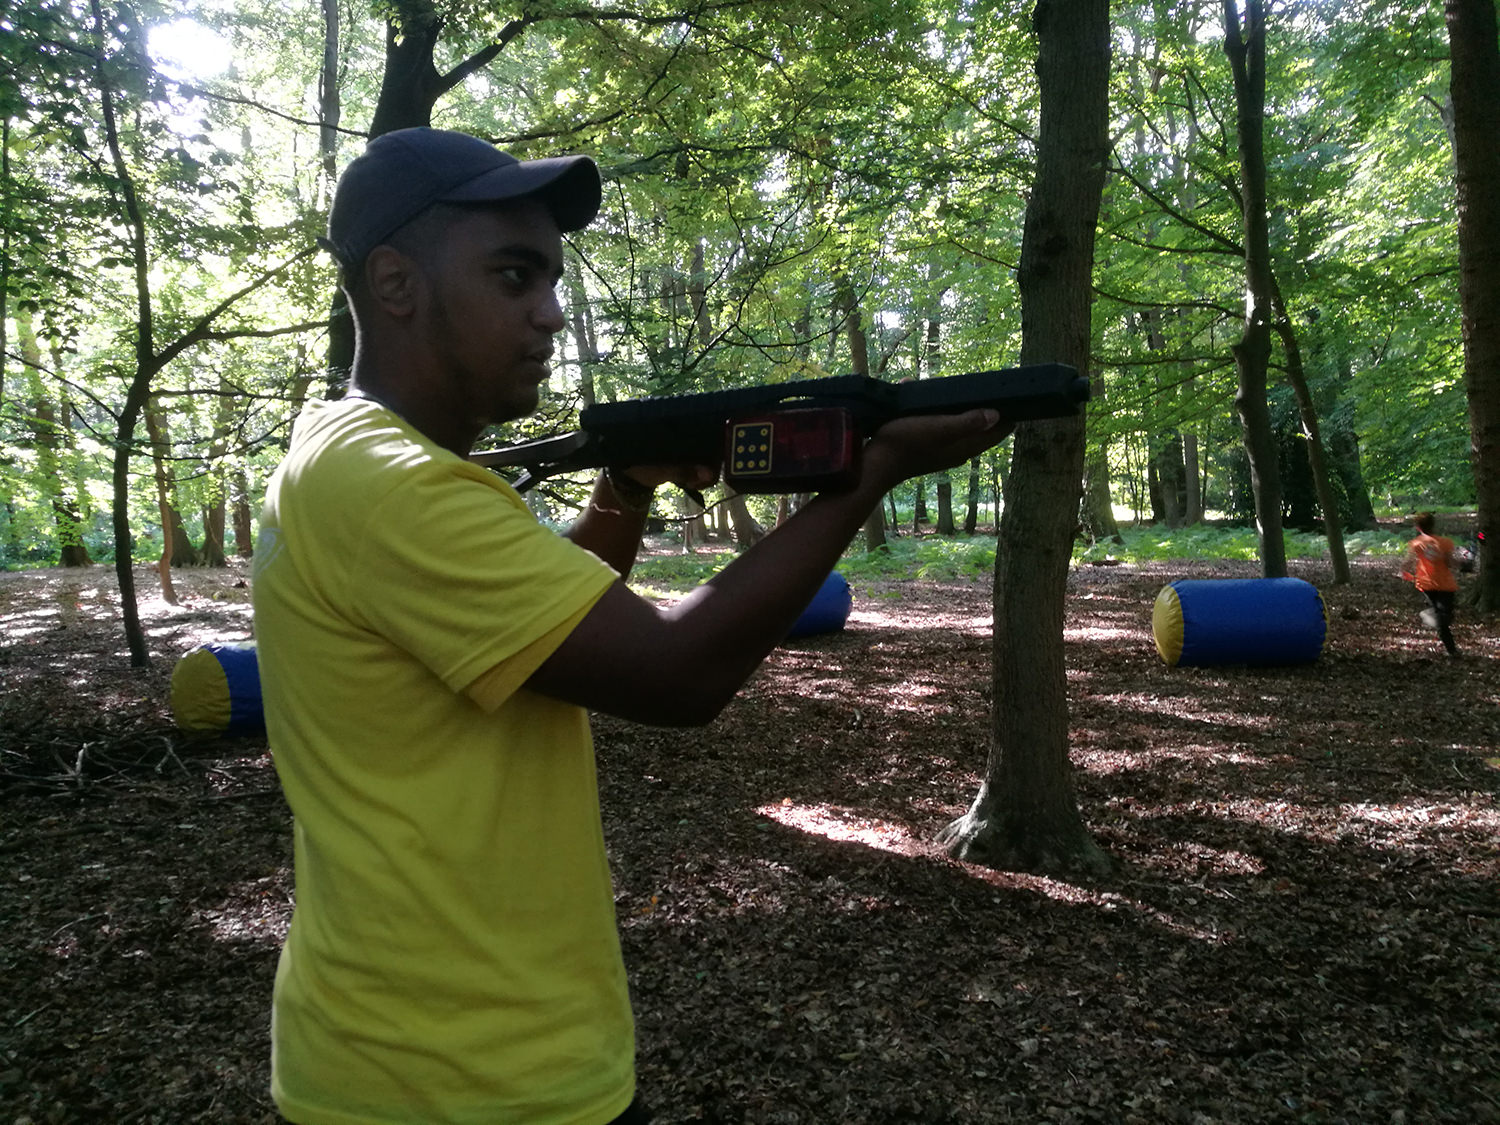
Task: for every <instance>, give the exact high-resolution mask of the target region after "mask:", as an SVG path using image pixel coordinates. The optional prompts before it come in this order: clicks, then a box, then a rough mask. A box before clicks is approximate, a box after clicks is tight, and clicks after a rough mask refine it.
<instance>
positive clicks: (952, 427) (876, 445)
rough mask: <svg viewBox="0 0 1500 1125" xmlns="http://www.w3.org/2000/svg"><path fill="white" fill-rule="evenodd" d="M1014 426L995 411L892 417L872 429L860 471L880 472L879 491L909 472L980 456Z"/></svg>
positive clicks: (911, 474) (867, 475) (922, 472)
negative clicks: (873, 430)
mask: <svg viewBox="0 0 1500 1125" xmlns="http://www.w3.org/2000/svg"><path fill="white" fill-rule="evenodd" d="M1013 429H1015V425H1014V424H1013V423H1008V422H1004V421H1002V420H1001V418H1000V412H999V411H997V410H991V409H987V408H986V409H983V410H970V411H967V412H965V413H963V414H927V415H920V416H909V417H905V418H896V419H894V420H893V421H890V422H887V423H886V424H885V425H884V426H881V427H880V429H878V430H876V431H875V436H874V437H873V438H871V439H870V442H869V444H868V445H866V446H865V449H864V475H865V478H866V479H867V480H868V479H872V478H871V477H870V474H872V473H874V474H878V475H877V477H876V478H874V479H877V480H879V481H881V482H882V488H881V491H882V492H884V491H889V490H890V489H891V488H893V487H895V486H896V485H897V484H899V483H900V482H901V481H904V480H907V479H909V478H911V477H920V476H926V475H927V474H928V473H936V472H941V471H942V470H944V469H950V468H952V467H953V466H954V465H961V464H963V463H964V462H965V461H969V460H972V459H973V458H975V457H977V456H979V454H981V453H983V452H984V451H985V450H986V449H989V448H990V447H991V446H993V445H998V444H999V443H1000V442H1002V441H1004V440H1005V439H1006V437H1007V436H1009V434H1010V432H1011V431H1012V430H1013Z"/></svg>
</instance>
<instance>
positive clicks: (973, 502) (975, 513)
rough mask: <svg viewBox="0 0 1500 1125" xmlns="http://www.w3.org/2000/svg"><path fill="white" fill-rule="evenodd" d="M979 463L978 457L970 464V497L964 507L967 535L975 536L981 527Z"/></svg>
mask: <svg viewBox="0 0 1500 1125" xmlns="http://www.w3.org/2000/svg"><path fill="white" fill-rule="evenodd" d="M979 462H980V459H979V458H978V457H975V458H974V459H973V460H971V461H970V462H969V495H968V499H967V501H966V503H965V505H964V534H965V535H973V534H974V532H975V530H977V529H978V527H979Z"/></svg>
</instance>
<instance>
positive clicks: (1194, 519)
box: [1182, 432, 1203, 527]
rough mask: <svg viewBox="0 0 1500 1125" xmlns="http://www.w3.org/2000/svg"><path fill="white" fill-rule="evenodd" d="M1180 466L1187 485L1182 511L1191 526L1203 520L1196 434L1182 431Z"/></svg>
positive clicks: (1201, 485) (1185, 521) (1201, 482)
mask: <svg viewBox="0 0 1500 1125" xmlns="http://www.w3.org/2000/svg"><path fill="white" fill-rule="evenodd" d="M1182 467H1183V477H1184V484H1185V485H1186V486H1187V504H1186V506H1185V507H1184V508H1183V511H1182V519H1183V522H1184V523H1185V524H1187V525H1188V526H1189V527H1192V526H1194V525H1196V524H1200V523H1202V522H1203V478H1202V477H1201V476H1200V473H1201V471H1202V470H1201V468H1200V467H1199V464H1198V435H1197V434H1194V433H1188V432H1184V433H1183V435H1182Z"/></svg>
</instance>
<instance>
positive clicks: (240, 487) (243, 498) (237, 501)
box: [230, 469, 255, 559]
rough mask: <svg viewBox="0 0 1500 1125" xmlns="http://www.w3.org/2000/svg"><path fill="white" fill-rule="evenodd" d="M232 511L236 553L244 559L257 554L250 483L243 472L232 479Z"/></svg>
mask: <svg viewBox="0 0 1500 1125" xmlns="http://www.w3.org/2000/svg"><path fill="white" fill-rule="evenodd" d="M230 487H231V489H232V492H231V494H230V510H231V511H232V512H233V517H232V520H231V522H232V524H233V527H234V553H235V554H236V555H238V556H239V557H240V558H242V559H248V558H250V557H252V556H253V555H254V554H255V521H254V519H253V518H252V517H251V515H250V483H249V482H248V481H247V480H246V479H245V474H244V472H243V471H242V470H239V469H236V470H235V472H234V474H233V476H231V477H230Z"/></svg>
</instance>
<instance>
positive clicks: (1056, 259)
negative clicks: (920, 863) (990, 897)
mask: <svg viewBox="0 0 1500 1125" xmlns="http://www.w3.org/2000/svg"><path fill="white" fill-rule="evenodd" d="M1032 21H1033V27H1034V29H1035V31H1036V35H1037V41H1038V61H1037V74H1038V78H1039V83H1040V96H1041V128H1040V132H1039V139H1038V144H1037V170H1036V181H1035V183H1034V185H1033V188H1032V191H1031V195H1030V199H1029V201H1028V203H1027V207H1026V225H1025V231H1024V233H1023V236H1022V242H1021V263H1020V269H1019V271H1018V274H1017V283H1018V285H1019V288H1020V295H1021V332H1022V345H1021V362H1022V363H1023V364H1025V363H1038V362H1042V361H1044V360H1050V361H1056V362H1061V363H1070V364H1073V365H1075V366H1076V367H1077V368H1078V369H1079V370H1080V371H1086V370H1087V369H1088V363H1089V337H1090V334H1089V310H1090V293H1091V291H1092V286H1091V275H1092V266H1093V259H1094V232H1095V227H1096V224H1097V222H1098V215H1099V204H1100V197H1101V194H1102V192H1103V188H1104V168H1105V160H1106V157H1107V155H1108V147H1109V141H1108V137H1107V134H1106V122H1107V115H1108V87H1109V51H1110V47H1109V5H1108V0H1067V2H1064V0H1039V2H1038V4H1037V5H1036V8H1035V10H1034V13H1033V17H1032ZM1014 442H1015V451H1014V455H1013V458H1012V464H1011V473H1010V479H1009V481H1008V482H1007V485H1006V496H1005V511H1004V513H1003V514H1002V515H1001V517H1000V535H999V543H998V547H997V550H996V552H995V638H994V667H993V676H994V715H993V718H992V737H991V744H990V755H989V764H988V767H987V769H986V773H985V779H984V782H983V784H982V785H981V786H980V790H979V794H978V796H977V797H975V799H974V803H973V805H972V806H971V807H970V809H969V811H968V813H967V814H965V815H964V816H963V817H962V818H960V819H959V820H957V821H954V822H953V823H952V824H950V825H949V826H948V827H947V828H946V829H944V831H943V832H942V834H941V835H940V837H939V839H940V841H941V842H942V843H943V844H944V845H945V846H946V847H947V848H948V850H949V851H950V853H951V854H953V855H955V856H958V857H959V858H962V859H967V860H971V861H974V862H978V863H984V864H988V865H990V866H994V867H1002V868H1007V869H1019V870H1026V871H1082V872H1086V873H1094V874H1103V873H1106V872H1108V871H1109V870H1110V869H1111V868H1112V866H1113V865H1112V861H1111V860H1110V858H1109V856H1108V855H1107V854H1106V853H1105V852H1103V851H1102V850H1101V849H1100V848H1099V847H1098V845H1097V844H1095V843H1094V841H1093V839H1092V837H1091V836H1090V835H1089V832H1088V829H1087V828H1086V827H1085V826H1084V824H1083V820H1082V818H1081V817H1080V816H1079V813H1078V806H1077V799H1076V797H1075V795H1074V790H1073V779H1072V766H1071V763H1070V762H1069V760H1068V698H1067V680H1066V675H1065V671H1064V664H1063V604H1064V598H1065V594H1066V586H1067V577H1068V566H1069V562H1070V560H1071V557H1072V548H1073V533H1074V529H1075V527H1076V526H1077V519H1078V502H1079V498H1080V493H1081V487H1082V481H1083V460H1084V419H1083V418H1076V419H1066V420H1061V421H1050V422H1029V423H1024V424H1022V425H1021V426H1020V427H1018V428H1017V430H1016V435H1015V438H1014Z"/></svg>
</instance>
